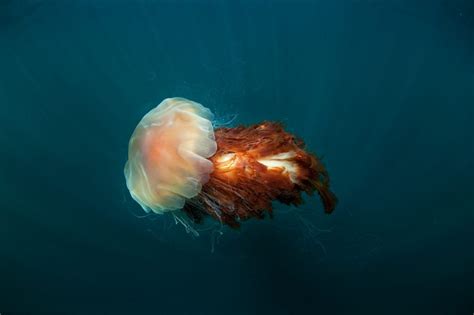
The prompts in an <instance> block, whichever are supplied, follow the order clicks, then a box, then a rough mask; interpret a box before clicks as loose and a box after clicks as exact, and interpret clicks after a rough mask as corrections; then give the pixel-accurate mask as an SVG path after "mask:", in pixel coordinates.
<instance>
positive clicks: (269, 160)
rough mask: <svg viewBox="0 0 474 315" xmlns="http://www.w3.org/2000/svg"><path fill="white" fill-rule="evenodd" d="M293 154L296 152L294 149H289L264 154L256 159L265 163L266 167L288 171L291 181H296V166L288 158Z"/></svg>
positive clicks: (293, 155)
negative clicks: (264, 155)
mask: <svg viewBox="0 0 474 315" xmlns="http://www.w3.org/2000/svg"><path fill="white" fill-rule="evenodd" d="M295 156H296V153H295V152H294V151H290V152H283V153H278V154H275V155H270V156H266V157H264V158H262V159H258V160H257V161H258V162H259V163H261V164H263V165H265V166H266V167H267V168H268V169H283V173H288V176H289V177H290V180H291V182H292V183H297V182H298V180H297V178H298V177H297V175H298V166H297V165H296V164H295V163H293V162H291V161H289V160H288V159H291V158H293V157H295Z"/></svg>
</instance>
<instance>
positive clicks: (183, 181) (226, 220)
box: [125, 98, 336, 228]
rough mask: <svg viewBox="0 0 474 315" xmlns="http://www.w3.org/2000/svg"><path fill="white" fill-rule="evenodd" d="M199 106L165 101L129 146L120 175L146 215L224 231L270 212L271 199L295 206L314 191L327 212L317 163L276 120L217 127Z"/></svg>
mask: <svg viewBox="0 0 474 315" xmlns="http://www.w3.org/2000/svg"><path fill="white" fill-rule="evenodd" d="M212 119H213V115H212V113H211V112H210V110H209V109H207V108H205V107H204V106H202V105H201V104H198V103H196V102H193V101H190V100H187V99H184V98H168V99H165V100H164V101H163V102H161V103H160V104H159V105H158V106H157V107H156V108H154V109H152V110H151V111H150V112H149V113H147V114H146V115H145V116H144V117H143V118H142V120H141V121H140V123H139V124H138V126H137V127H136V129H135V131H134V132H133V135H132V137H131V139H130V142H129V150H128V161H127V163H126V165H125V178H126V181H127V187H128V189H129V190H130V194H131V195H132V197H133V198H134V199H135V200H136V201H137V202H138V203H139V204H140V205H141V206H142V208H143V209H144V210H145V211H146V212H150V211H152V212H154V213H158V214H162V213H165V212H171V213H173V214H174V215H175V217H177V218H180V219H179V220H180V221H181V222H183V217H182V216H181V214H186V217H188V218H189V219H191V221H193V222H194V223H201V222H202V221H203V218H204V217H206V216H210V217H212V218H214V219H216V220H218V221H220V222H221V223H223V224H226V225H228V226H230V227H233V228H236V227H239V225H240V223H241V222H242V221H244V220H247V219H249V218H252V217H254V218H259V219H262V218H264V217H265V213H268V214H269V215H270V216H271V215H272V201H274V200H277V201H280V202H282V203H285V204H292V205H299V204H301V203H302V202H303V199H302V196H301V194H302V192H306V193H307V194H309V195H311V194H313V193H314V192H317V193H318V194H319V196H320V197H321V200H322V203H323V206H324V210H325V212H326V213H331V212H332V211H333V210H334V207H335V205H336V197H335V195H334V194H333V193H332V192H331V191H330V190H329V177H328V173H327V172H326V170H325V168H324V166H323V165H322V163H321V161H320V160H319V159H318V158H317V157H316V156H315V155H314V154H311V153H309V152H307V151H306V150H305V146H304V142H303V141H302V140H301V139H299V138H296V137H295V136H294V135H292V134H290V133H288V132H286V131H285V130H284V129H283V126H282V125H281V124H279V123H275V122H263V123H260V124H256V125H251V126H239V127H235V128H225V127H223V128H216V129H215V130H214V128H213V125H212V122H211V120H212Z"/></svg>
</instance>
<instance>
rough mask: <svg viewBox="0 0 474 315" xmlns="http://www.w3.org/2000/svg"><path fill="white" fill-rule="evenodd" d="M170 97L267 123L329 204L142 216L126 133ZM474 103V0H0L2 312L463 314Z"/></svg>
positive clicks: (472, 295) (473, 259)
mask: <svg viewBox="0 0 474 315" xmlns="http://www.w3.org/2000/svg"><path fill="white" fill-rule="evenodd" d="M169 96H182V97H187V98H190V99H193V100H196V101H198V102H200V103H202V104H204V105H205V106H207V107H209V108H211V110H213V111H214V112H215V113H216V115H217V116H218V117H219V118H221V119H223V120H225V119H227V117H228V115H233V114H237V115H238V117H237V119H236V123H252V122H259V121H261V120H280V121H283V122H284V123H285V124H286V126H287V128H288V129H289V130H290V131H292V132H294V133H296V134H298V135H299V136H301V137H303V138H304V139H305V140H306V142H307V145H308V147H309V148H310V149H311V150H313V151H315V152H317V153H318V155H321V156H323V160H324V162H325V164H326V166H327V168H328V170H329V172H330V174H331V178H332V184H333V188H334V191H335V192H336V193H337V195H338V196H339V199H340V203H339V206H338V208H337V209H336V211H335V212H334V213H333V214H332V215H330V216H327V215H324V214H322V210H321V206H320V203H319V200H318V199H317V198H311V199H308V200H307V203H306V205H305V206H304V207H302V208H301V209H299V210H296V209H292V208H289V207H284V206H278V207H277V210H276V218H275V219H274V220H265V221H252V222H247V223H248V224H244V226H243V228H242V230H241V231H240V232H235V231H227V230H225V231H224V232H225V233H224V235H222V236H220V237H213V236H212V234H210V233H202V235H201V237H199V238H197V239H194V238H192V237H191V236H190V235H189V234H186V233H185V231H184V229H183V228H182V227H181V226H179V225H178V226H176V225H174V224H173V223H172V221H171V220H170V218H168V217H159V218H139V217H137V214H141V209H140V208H139V206H138V205H137V204H136V203H135V202H134V201H133V200H132V199H131V197H130V196H129V194H128V192H127V190H126V187H125V182H124V178H123V173H122V172H123V165H124V163H125V161H126V159H127V144H128V139H129V137H130V135H131V133H132V131H133V129H134V127H135V125H136V124H137V122H138V121H139V120H140V118H141V117H142V116H143V115H144V114H145V113H146V112H147V111H148V110H149V109H150V108H152V107H153V106H155V105H156V104H158V103H159V102H160V101H161V100H162V99H163V98H165V97H169ZM473 115H474V2H472V1H459V0H455V1H451V0H450V1H447V0H446V1H441V0H430V1H428V0H427V1H414V0H411V1H408V0H399V1H391V0H385V1H383V0H378V1H377V0H371V1H370V0H347V1H342V0H334V1H317V0H315V1H308V2H289V1H288V2H282V1H245V2H240V1H192V2H191V1H179V2H178V1H176V2H175V1H164V2H161V1H151V0H149V1H135V0H133V1H132V0H128V1H111V0H109V1H106V0H96V1H92V0H90V1H86V0H82V1H79V0H75V1H73V0H71V1H66V0H56V1H40V0H21V1H20V0H19V1H15V0H2V1H0V148H1V151H0V268H1V269H0V312H1V313H2V314H8V313H9V312H14V311H31V312H33V313H38V312H51V311H62V312H69V313H87V314H91V313H114V312H127V313H131V314H134V313H137V312H146V313H156V314H174V313H179V314H181V313H187V314H200V313H203V314H205V313H215V314H226V313H234V314H337V313H340V314H472V312H473V311H474V245H473V239H474V215H473V211H474V210H473V209H474V185H473V181H474V171H473V166H474V165H473V164H474V163H473V153H474V149H473V147H474V144H473V135H474V132H473V131H474V130H473V129H474V128H473ZM215 235H216V233H214V236H215ZM213 248H214V250H213Z"/></svg>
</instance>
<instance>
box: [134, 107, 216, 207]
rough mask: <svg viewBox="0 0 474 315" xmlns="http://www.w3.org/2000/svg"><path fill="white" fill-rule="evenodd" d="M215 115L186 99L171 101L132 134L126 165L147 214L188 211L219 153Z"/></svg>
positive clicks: (135, 194) (152, 111)
mask: <svg viewBox="0 0 474 315" xmlns="http://www.w3.org/2000/svg"><path fill="white" fill-rule="evenodd" d="M212 118H213V115H212V113H211V111H210V110H209V109H207V108H205V107H204V106H202V105H201V104H199V103H196V102H193V101H190V100H187V99H184V98H167V99H165V100H164V101H162V102H161V103H160V104H159V105H158V106H157V107H156V108H154V109H152V110H151V111H150V112H148V113H147V114H146V115H145V116H144V117H143V118H142V120H141V121H140V122H139V124H138V126H137V127H136V128H135V131H134V132H133V134H132V136H131V138H130V142H129V149H128V161H127V163H126V165H125V178H126V183H127V188H128V189H129V191H130V194H131V195H132V197H133V199H135V201H137V202H138V203H139V204H140V205H141V207H142V208H143V209H144V210H145V211H146V212H150V211H152V212H155V213H158V214H162V213H165V212H169V211H175V210H178V209H181V208H183V207H184V204H185V202H186V200H187V199H189V198H193V197H195V196H197V195H198V194H199V192H200V191H201V187H202V185H203V184H205V183H207V181H208V180H209V174H210V173H211V172H212V170H213V165H212V163H211V161H209V160H208V158H209V157H211V156H212V155H214V153H215V152H216V149H217V145H216V141H215V139H214V129H213V126H212V123H211V119H212Z"/></svg>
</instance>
